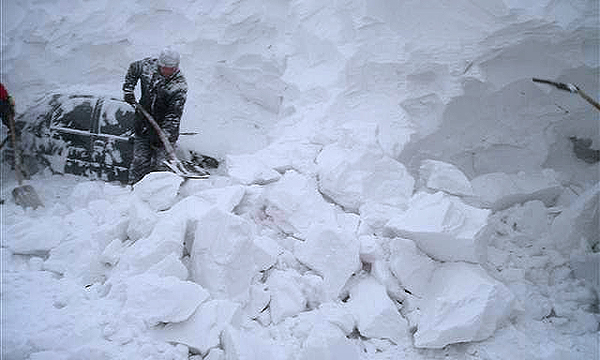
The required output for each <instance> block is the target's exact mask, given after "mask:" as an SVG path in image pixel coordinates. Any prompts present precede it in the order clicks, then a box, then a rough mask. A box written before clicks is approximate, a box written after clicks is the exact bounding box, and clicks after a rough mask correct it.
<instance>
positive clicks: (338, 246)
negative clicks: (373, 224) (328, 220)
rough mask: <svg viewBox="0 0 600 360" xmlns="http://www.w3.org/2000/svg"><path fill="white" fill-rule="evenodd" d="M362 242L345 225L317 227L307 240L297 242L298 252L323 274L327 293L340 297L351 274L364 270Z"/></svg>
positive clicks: (297, 254)
mask: <svg viewBox="0 0 600 360" xmlns="http://www.w3.org/2000/svg"><path fill="white" fill-rule="evenodd" d="M359 253H360V242H359V241H358V238H357V237H356V235H355V233H353V232H349V231H347V230H344V229H338V230H335V229H327V228H322V227H314V228H312V229H311V231H310V232H309V233H308V235H307V237H306V240H305V241H303V242H302V241H301V242H297V243H296V244H295V246H294V255H295V256H296V258H298V260H299V261H300V262H302V263H303V264H304V265H306V266H308V267H309V268H310V269H312V270H314V271H315V272H316V273H317V274H319V275H321V276H322V277H323V282H324V286H325V289H324V290H325V296H326V298H327V299H330V300H333V299H337V298H338V296H339V295H340V292H341V290H342V288H343V287H344V285H345V284H346V282H347V281H348V279H349V278H350V276H352V274H354V273H355V272H356V271H358V270H360V268H361V262H360V255H359Z"/></svg>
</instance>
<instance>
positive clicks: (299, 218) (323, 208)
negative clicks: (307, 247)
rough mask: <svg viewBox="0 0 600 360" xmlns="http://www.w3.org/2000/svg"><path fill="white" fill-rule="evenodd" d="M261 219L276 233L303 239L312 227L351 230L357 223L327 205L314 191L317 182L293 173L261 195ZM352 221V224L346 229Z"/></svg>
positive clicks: (284, 176) (317, 192) (269, 186)
mask: <svg viewBox="0 0 600 360" xmlns="http://www.w3.org/2000/svg"><path fill="white" fill-rule="evenodd" d="M264 198H265V199H266V200H265V202H266V206H265V209H264V213H265V214H264V215H265V217H266V218H268V219H269V220H270V222H271V223H272V224H273V225H274V226H275V227H277V228H279V230H280V231H282V232H284V233H286V234H290V235H293V236H295V237H298V238H301V239H304V238H305V237H306V233H307V232H308V231H309V230H310V228H311V227H312V226H314V225H318V226H323V227H329V228H335V227H338V226H339V227H345V228H350V227H352V228H355V227H357V226H358V219H357V218H354V219H353V218H352V217H351V216H350V217H349V216H348V214H346V213H345V212H343V211H342V210H341V209H339V207H337V206H335V205H333V204H331V203H329V202H327V201H326V200H325V199H324V198H323V195H322V194H321V193H319V191H318V189H317V181H316V180H315V179H314V178H313V177H309V176H305V175H303V174H300V173H299V172H297V171H294V170H290V171H287V172H286V173H285V174H284V175H283V176H282V177H281V179H280V180H279V181H277V182H275V183H273V184H269V185H268V186H267V187H266V190H265V192H264ZM352 221H354V222H355V223H356V224H353V225H350V224H349V222H352Z"/></svg>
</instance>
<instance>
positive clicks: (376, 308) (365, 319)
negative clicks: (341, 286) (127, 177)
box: [346, 276, 409, 344]
mask: <svg viewBox="0 0 600 360" xmlns="http://www.w3.org/2000/svg"><path fill="white" fill-rule="evenodd" d="M346 304H347V307H348V309H349V310H350V312H351V313H352V314H353V315H354V317H355V318H356V326H357V328H358V331H359V332H360V334H361V335H362V336H365V337H367V338H378V339H387V340H390V341H391V342H393V343H394V344H401V343H404V342H407V339H408V338H409V337H408V323H407V322H406V319H404V318H403V317H402V315H400V312H399V311H398V308H397V307H396V305H395V304H394V302H393V301H392V300H391V299H390V297H389V296H388V294H387V292H386V287H385V286H384V285H382V284H380V283H379V282H378V281H377V280H376V279H375V278H373V277H371V276H368V277H364V278H362V279H359V280H358V281H357V283H356V284H354V286H352V288H351V289H350V299H349V300H348V302H347V303H346Z"/></svg>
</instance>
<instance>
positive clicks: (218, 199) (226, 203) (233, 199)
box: [194, 185, 246, 212]
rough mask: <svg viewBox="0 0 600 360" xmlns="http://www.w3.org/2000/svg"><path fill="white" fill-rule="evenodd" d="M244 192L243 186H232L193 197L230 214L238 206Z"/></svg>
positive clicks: (210, 190)
mask: <svg viewBox="0 0 600 360" xmlns="http://www.w3.org/2000/svg"><path fill="white" fill-rule="evenodd" d="M245 192H246V190H245V187H244V186H240V185H232V186H226V187H222V188H214V189H207V190H204V191H200V192H198V193H196V194H194V195H195V196H197V197H199V198H200V199H203V200H205V201H206V202H207V203H209V204H212V205H214V206H216V207H218V208H219V209H221V210H223V211H226V212H230V211H233V209H234V208H235V207H236V206H238V205H239V203H240V202H241V201H242V198H243V197H244V194H245Z"/></svg>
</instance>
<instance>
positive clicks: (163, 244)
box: [117, 214, 187, 274]
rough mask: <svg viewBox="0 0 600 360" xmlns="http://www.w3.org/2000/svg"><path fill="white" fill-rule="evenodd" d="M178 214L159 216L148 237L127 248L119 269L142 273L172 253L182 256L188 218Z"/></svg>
mask: <svg viewBox="0 0 600 360" xmlns="http://www.w3.org/2000/svg"><path fill="white" fill-rule="evenodd" d="M176 215H177V214H175V215H172V214H170V215H167V214H165V215H163V216H162V217H159V220H158V222H157V223H156V225H155V226H154V229H153V230H152V233H151V234H150V235H149V236H148V237H145V238H143V239H140V240H138V241H136V242H135V243H133V244H132V245H131V246H130V247H128V248H127V249H126V250H125V252H124V253H123V254H122V255H121V259H120V260H119V263H118V264H117V269H119V271H124V272H128V273H134V274H140V273H143V272H145V271H147V270H148V269H149V268H150V267H152V266H154V265H156V264H158V263H160V262H161V261H163V259H165V258H166V257H167V256H169V255H171V254H174V255H175V256H176V258H178V259H179V258H181V256H182V255H183V241H184V237H185V232H186V224H187V219H185V218H184V217H181V216H176Z"/></svg>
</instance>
